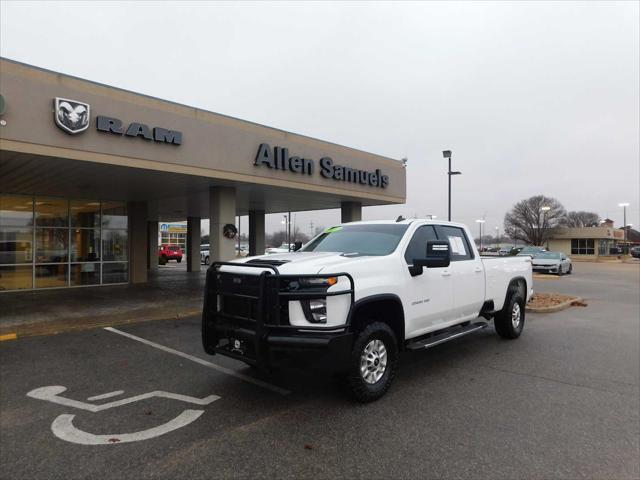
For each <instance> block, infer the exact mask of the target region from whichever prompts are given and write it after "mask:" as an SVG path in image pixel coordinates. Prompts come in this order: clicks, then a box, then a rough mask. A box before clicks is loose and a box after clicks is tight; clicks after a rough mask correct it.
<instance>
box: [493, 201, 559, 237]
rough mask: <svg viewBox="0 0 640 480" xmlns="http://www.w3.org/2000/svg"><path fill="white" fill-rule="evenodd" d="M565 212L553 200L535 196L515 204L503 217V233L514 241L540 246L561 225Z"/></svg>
mask: <svg viewBox="0 0 640 480" xmlns="http://www.w3.org/2000/svg"><path fill="white" fill-rule="evenodd" d="M566 215H567V212H566V210H565V209H564V207H563V206H562V204H561V203H560V202H559V201H558V200H556V199H555V198H550V197H545V196H544V195H536V196H534V197H531V198H527V199H525V200H521V201H519V202H518V203H516V204H515V205H514V206H513V208H512V209H511V210H510V211H509V212H507V214H506V215H505V216H504V231H505V233H506V234H507V235H508V236H509V237H510V238H512V239H514V240H521V241H523V242H526V243H528V244H530V245H542V244H544V242H545V241H546V240H548V238H549V236H550V235H551V234H552V233H553V231H554V230H555V229H556V228H558V227H559V226H561V225H563V223H564V221H565V219H566Z"/></svg>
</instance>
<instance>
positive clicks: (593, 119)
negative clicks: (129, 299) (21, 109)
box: [0, 0, 640, 233]
mask: <svg viewBox="0 0 640 480" xmlns="http://www.w3.org/2000/svg"><path fill="white" fill-rule="evenodd" d="M638 5H639V3H638V2H603V3H600V2H593V1H588V2H567V3H561V2H549V3H545V2H541V1H540V2H526V3H518V2H516V3H509V2H495V3H489V2H486V3H481V2H476V3H467V2H451V3H438V2H428V3H417V2H411V3H371V4H369V3H364V2H358V3H351V4H349V3H346V4H345V3H340V4H331V3H310V2H305V3H294V2H287V3H266V2H260V3H244V4H240V3H239V4H224V3H205V2H197V3H186V2H180V3H178V2H167V3H159V2H140V3H116V2H110V3H99V2H90V3H82V2H70V3H60V2H56V3H54V2H47V3H37V2H11V1H7V0H3V1H2V3H0V19H1V23H0V35H1V36H0V54H1V55H2V56H4V57H7V58H11V59H14V60H19V61H22V62H25V63H29V64H33V65H37V66H39V67H43V68H47V69H51V70H55V71H59V72H62V73H67V74H71V75H75V76H79V77H83V78H86V79H89V80H93V81H97V82H102V83H106V84H110V85H114V86H117V87H121V88H125V89H129V90H133V91H136V92H141V93H145V94H148V95H153V96H156V97H159V98H163V99H168V100H172V101H176V102H180V103H184V104H188V105H193V106H196V107H200V108H204V109H207V110H212V111H215V112H219V113H223V114H226V115H231V116H235V117H239V118H242V119H246V120H251V121H254V122H258V123H263V124H266V125H269V126H273V127H276V128H281V129H284V130H288V131H292V132H295V133H301V134H305V135H309V136H312V137H316V138H320V139H322V140H328V141H331V142H335V143H339V144H343V145H347V146H350V147H355V148H359V149H362V150H366V151H370V152H374V153H378V154H381V155H386V156H389V157H392V158H397V159H400V158H402V157H408V159H409V162H408V168H407V203H406V205H401V206H389V207H370V208H365V209H364V211H363V215H364V218H365V219H378V218H392V217H393V218H395V217H396V216H397V215H400V214H402V215H404V216H410V217H412V216H414V215H417V216H424V215H426V214H434V215H437V216H438V217H439V218H445V217H446V210H447V187H446V185H447V183H446V181H447V177H446V162H445V160H444V159H443V158H442V153H441V152H442V150H444V149H451V150H453V155H454V169H456V170H461V171H462V172H463V174H462V175H461V176H458V177H454V189H453V192H454V193H453V217H454V218H453V219H454V220H457V221H462V222H466V223H469V224H473V225H472V228H473V229H474V230H473V231H474V232H475V231H476V230H475V229H476V225H475V223H474V221H475V220H476V219H478V218H481V217H485V218H486V224H485V225H486V231H487V232H488V233H489V232H491V233H493V232H494V229H495V227H496V226H499V227H500V229H501V230H502V220H503V218H504V214H505V212H506V211H507V210H508V209H509V208H510V207H511V206H512V205H513V203H515V202H516V201H518V200H520V199H522V198H525V197H528V196H531V195H535V194H545V195H548V196H553V197H556V198H557V199H558V200H560V201H561V202H562V203H563V204H564V206H565V207H566V208H567V209H569V210H590V211H594V212H597V213H598V214H599V215H601V216H602V217H605V216H608V217H610V218H612V219H614V220H615V221H616V224H621V223H622V208H620V207H618V203H620V202H623V201H627V202H630V203H631V206H630V207H629V208H628V211H627V223H633V224H634V225H636V226H637V225H639V224H640V214H639V209H638V203H639V201H640V198H639V183H640V180H639V179H640V171H639V163H640V160H639V157H640V152H639V148H640V147H639V145H640V140H639V135H640V134H639V131H640V125H639V116H640V113H639V108H640V107H639V103H640V95H639V89H640V86H639V85H640V79H639V62H640V61H639V58H640V52H639V43H640V40H639V17H640V12H639V8H638ZM281 218H282V217H281V215H272V216H270V217H269V218H268V225H267V228H268V230H274V229H276V228H279V227H281V225H280V220H281ZM311 220H313V222H314V223H315V224H316V225H318V224H320V225H330V224H332V223H336V222H338V221H339V212H337V211H327V212H314V213H308V212H307V213H299V214H297V216H296V221H297V223H298V224H300V225H302V226H303V228H304V230H305V231H308V229H309V222H310V221H311ZM243 228H246V223H245V224H243Z"/></svg>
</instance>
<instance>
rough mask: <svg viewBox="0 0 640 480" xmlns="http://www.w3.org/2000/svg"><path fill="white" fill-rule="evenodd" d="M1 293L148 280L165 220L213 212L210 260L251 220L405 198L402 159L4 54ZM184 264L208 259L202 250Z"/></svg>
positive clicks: (258, 249)
mask: <svg viewBox="0 0 640 480" xmlns="http://www.w3.org/2000/svg"><path fill="white" fill-rule="evenodd" d="M0 95H1V96H2V97H1V98H0V101H1V102H0V103H1V105H0V290H2V291H4V292H7V291H16V290H29V289H41V288H69V287H80V286H89V285H105V284H122V283H145V282H147V280H148V277H149V273H150V271H152V270H154V269H156V268H157V263H158V261H157V244H158V238H159V235H161V233H160V232H159V231H158V228H159V225H162V223H166V224H170V223H172V222H176V221H180V220H184V219H187V231H186V237H185V241H186V246H187V250H189V251H197V250H199V246H200V221H201V219H209V220H210V223H209V224H210V232H209V233H210V243H211V257H212V259H215V260H229V259H232V258H233V257H234V255H235V240H234V238H233V236H234V233H235V231H234V230H235V227H234V225H235V220H236V218H237V216H238V215H248V217H249V249H250V253H251V254H258V253H262V252H264V238H265V231H264V228H265V214H268V213H276V212H285V211H305V210H320V209H333V208H339V209H341V211H342V221H344V222H348V221H355V220H359V219H360V218H361V212H362V207H363V206H369V205H385V204H397V203H404V202H405V197H406V171H405V169H404V167H403V164H402V162H400V161H397V160H394V159H390V158H386V157H383V156H380V155H375V154H372V153H366V152H363V151H360V150H356V149H353V148H348V147H345V146H341V145H336V144H333V143H330V142H324V141H321V140H317V139H314V138H310V137H306V136H303V135H296V134H293V133H290V132H286V131H282V130H278V129H275V128H270V127H266V126H263V125H259V124H255V123H251V122H248V121H244V120H239V119H236V118H231V117H227V116H224V115H220V114H217V113H213V112H209V111H206V110H200V109H198V108H194V107H189V106H186V105H180V104H177V103H173V102H169V101H165V100H161V99H157V98H152V97H149V96H145V95H140V94H136V93H132V92H129V91H125V90H122V89H118V88H114V87H110V86H107V85H102V84H98V83H94V82H90V81H87V80H83V79H79V78H75V77H71V76H67V75H64V74H60V73H57V72H52V71H48V70H43V69H40V68H36V67H33V66H30V65H26V64H23V63H18V62H14V61H11V60H7V59H0ZM191 257H192V258H189V259H188V261H187V269H188V271H197V270H199V269H200V268H201V267H200V261H199V256H197V255H193V256H191Z"/></svg>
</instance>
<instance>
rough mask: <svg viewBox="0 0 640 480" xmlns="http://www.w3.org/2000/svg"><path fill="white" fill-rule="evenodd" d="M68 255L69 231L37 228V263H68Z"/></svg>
mask: <svg viewBox="0 0 640 480" xmlns="http://www.w3.org/2000/svg"><path fill="white" fill-rule="evenodd" d="M68 255H69V230H68V229H66V228H36V263H60V262H66V261H67V258H68Z"/></svg>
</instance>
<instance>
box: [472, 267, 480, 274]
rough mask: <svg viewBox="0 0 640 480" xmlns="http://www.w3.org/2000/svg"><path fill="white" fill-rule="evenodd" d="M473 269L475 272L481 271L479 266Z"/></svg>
mask: <svg viewBox="0 0 640 480" xmlns="http://www.w3.org/2000/svg"><path fill="white" fill-rule="evenodd" d="M473 271H474V272H476V273H480V272H481V271H482V269H481V268H480V267H476V268H475V269H474V270H473Z"/></svg>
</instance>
